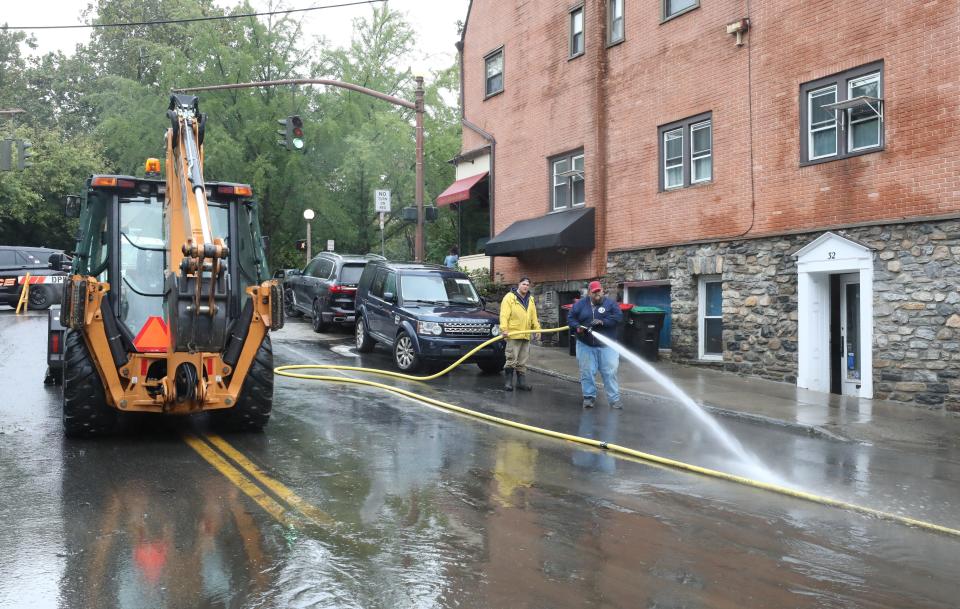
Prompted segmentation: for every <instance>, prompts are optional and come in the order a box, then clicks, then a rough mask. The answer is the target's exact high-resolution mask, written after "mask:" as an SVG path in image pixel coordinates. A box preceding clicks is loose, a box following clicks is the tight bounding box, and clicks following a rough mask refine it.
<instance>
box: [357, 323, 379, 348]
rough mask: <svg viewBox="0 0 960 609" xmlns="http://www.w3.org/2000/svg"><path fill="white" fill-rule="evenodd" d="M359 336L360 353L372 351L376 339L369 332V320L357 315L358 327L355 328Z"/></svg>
mask: <svg viewBox="0 0 960 609" xmlns="http://www.w3.org/2000/svg"><path fill="white" fill-rule="evenodd" d="M355 333H356V337H357V351H359V352H360V353H370V352H371V351H373V347H374V345H375V344H376V341H375V340H373V339H372V338H370V335H369V334H367V322H366V321H364V319H363V318H362V317H360V316H357V327H356V329H355Z"/></svg>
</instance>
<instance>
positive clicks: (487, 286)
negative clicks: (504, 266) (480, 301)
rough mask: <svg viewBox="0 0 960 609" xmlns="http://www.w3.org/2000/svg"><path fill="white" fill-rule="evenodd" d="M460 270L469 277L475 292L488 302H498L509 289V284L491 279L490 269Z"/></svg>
mask: <svg viewBox="0 0 960 609" xmlns="http://www.w3.org/2000/svg"><path fill="white" fill-rule="evenodd" d="M460 270H462V271H463V272H465V273H466V274H467V275H468V276H469V277H470V281H472V282H473V286H474V287H475V288H477V292H478V293H479V294H480V296H483V298H484V300H486V301H487V302H488V303H491V304H493V303H494V302H496V303H499V302H500V299H501V298H503V296H504V295H505V294H506V293H507V292H509V291H510V286H509V285H507V284H505V283H501V282H499V281H496V280H494V279H491V278H490V271H487V270H485V269H473V270H471V271H466V270H464V269H460Z"/></svg>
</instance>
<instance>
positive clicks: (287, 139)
mask: <svg viewBox="0 0 960 609" xmlns="http://www.w3.org/2000/svg"><path fill="white" fill-rule="evenodd" d="M277 122H278V123H280V125H282V126H283V129H277V133H278V134H280V135H281V136H283V139H282V140H278V141H277V144H279V145H281V146H283V147H284V148H286V149H287V150H302V149H303V119H301V118H300V117H299V116H297V115H294V116H288V117H287V118H281V119H277Z"/></svg>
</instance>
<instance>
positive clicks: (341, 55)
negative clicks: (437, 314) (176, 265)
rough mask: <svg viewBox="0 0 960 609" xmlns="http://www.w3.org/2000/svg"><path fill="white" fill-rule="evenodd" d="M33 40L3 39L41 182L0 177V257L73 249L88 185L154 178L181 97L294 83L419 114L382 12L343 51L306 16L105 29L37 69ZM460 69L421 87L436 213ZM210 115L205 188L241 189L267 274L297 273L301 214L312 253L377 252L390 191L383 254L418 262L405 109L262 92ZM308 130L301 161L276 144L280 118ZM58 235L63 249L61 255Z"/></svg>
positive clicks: (209, 106) (453, 235) (103, 15)
mask: <svg viewBox="0 0 960 609" xmlns="http://www.w3.org/2000/svg"><path fill="white" fill-rule="evenodd" d="M249 12H255V11H254V9H253V7H251V6H250V5H249V4H248V2H247V0H240V1H239V2H238V3H237V4H235V5H233V6H228V5H226V4H225V3H222V2H215V1H214V0H93V2H92V3H91V4H90V5H89V8H88V9H87V11H86V14H87V15H88V16H92V15H96V21H98V22H101V23H107V22H113V23H116V22H140V21H147V20H155V19H176V18H184V17H197V16H216V15H224V14H230V13H249ZM29 44H30V40H29V39H28V38H27V37H26V36H24V35H23V34H22V33H17V32H10V31H5V30H0V106H5V107H21V108H24V109H25V110H26V111H27V112H26V113H25V114H24V115H21V116H22V118H20V119H18V122H19V124H21V125H23V124H29V125H31V127H30V129H29V131H30V134H31V139H33V140H34V151H35V158H34V162H35V167H33V168H31V169H30V170H29V171H27V172H24V173H23V174H17V173H11V174H8V175H2V176H0V242H4V243H8V242H12V243H28V242H29V243H34V244H40V243H44V244H52V243H57V244H60V245H65V244H68V242H69V235H70V233H71V232H72V231H71V227H70V225H69V223H68V222H67V221H66V220H64V219H62V217H60V216H59V213H60V212H59V201H60V200H61V198H62V196H63V195H65V194H72V193H76V192H78V191H79V188H80V185H81V184H82V182H83V180H84V179H85V178H86V177H87V176H88V175H89V174H91V173H108V172H116V173H122V174H130V175H143V163H144V160H145V159H146V158H148V157H158V158H163V157H164V156H165V153H166V151H165V144H164V137H163V136H164V133H165V130H166V129H167V128H168V127H169V122H168V119H167V118H166V108H167V105H168V102H169V92H170V90H171V89H174V88H178V87H187V86H203V85H213V84H223V83H240V82H250V81H262V80H277V79H285V78H298V77H299V78H305V77H314V78H330V79H335V80H343V81H347V82H353V83H356V84H359V85H362V86H365V87H368V88H371V89H374V90H377V91H382V92H384V93H387V94H390V95H394V96H397V97H400V98H403V99H407V100H411V101H412V100H413V99H414V92H413V89H414V80H413V78H412V76H411V74H410V73H409V71H408V70H406V69H405V68H404V67H403V66H404V65H406V64H408V63H410V58H411V56H412V53H413V52H414V48H415V46H414V45H415V39H414V34H413V31H412V29H411V27H410V25H409V24H408V23H407V22H406V21H405V20H404V19H403V18H402V17H401V15H400V14H399V13H395V12H393V11H391V10H390V9H389V8H388V7H387V6H385V5H384V6H383V7H377V8H374V9H372V10H371V12H370V13H369V16H368V17H366V18H362V19H357V20H356V22H355V23H354V35H353V40H352V42H351V44H350V45H349V46H348V47H347V48H330V47H328V46H326V45H325V44H324V43H323V41H312V40H310V41H307V40H303V39H302V36H301V31H300V27H299V22H298V21H297V19H296V16H274V17H271V18H263V19H253V18H245V19H237V20H220V21H203V22H193V23H187V24H169V25H162V26H155V27H148V26H134V27H123V28H100V29H95V30H93V31H92V33H91V38H90V40H89V42H88V43H87V44H84V45H80V46H79V47H78V48H77V50H76V52H75V53H74V54H72V55H69V56H66V55H63V54H60V53H51V54H47V55H44V56H42V57H38V58H28V57H25V56H24V55H23V54H22V53H21V47H22V46H23V45H29ZM458 90H459V83H458V72H457V70H456V69H455V67H453V66H451V67H450V68H449V69H446V70H442V71H440V72H437V73H435V74H432V75H430V76H429V77H428V78H427V79H426V94H425V99H426V108H427V112H426V116H425V121H424V142H425V167H424V180H425V197H424V198H425V203H426V204H430V203H431V202H432V201H433V200H435V198H436V196H437V195H438V194H439V193H440V192H441V191H442V190H443V189H444V188H446V187H447V186H448V185H449V184H450V182H451V181H452V180H453V178H454V170H453V167H452V166H451V165H450V164H449V163H448V162H447V161H448V160H449V159H450V158H452V157H453V156H454V155H455V154H456V153H457V152H458V150H459V146H460V124H459V109H458V108H457V107H456V106H453V105H450V103H448V102H447V101H446V100H455V99H457V93H458ZM200 99H201V101H200V108H201V110H202V111H203V112H204V113H206V114H207V116H208V120H207V127H206V138H205V141H204V154H205V158H204V174H205V177H206V178H207V179H208V180H211V181H213V180H222V181H232V182H244V183H249V184H251V185H252V186H253V189H254V195H255V197H256V198H257V200H258V201H259V202H260V203H261V205H262V207H261V209H262V210H263V211H262V221H263V232H264V234H266V235H270V237H271V248H270V257H271V266H273V267H275V268H283V267H291V266H294V267H300V266H302V265H303V260H302V254H300V253H298V252H297V251H296V250H295V249H294V243H295V241H296V240H297V239H302V238H303V237H304V236H305V227H304V220H303V217H302V213H303V210H304V209H306V208H308V207H309V208H311V209H313V210H314V211H315V212H316V219H315V220H314V221H313V225H312V229H313V237H314V244H313V245H314V247H313V249H314V251H318V250H320V249H322V247H323V246H324V245H325V243H326V240H328V239H333V240H335V241H336V245H337V250H339V251H344V252H361V253H362V252H370V251H373V252H379V251H380V231H379V225H378V217H377V214H376V213H375V212H374V210H373V193H374V190H377V189H384V188H385V189H389V190H391V191H392V200H393V210H394V213H393V214H391V215H390V216H388V219H387V222H386V229H385V235H386V248H385V249H386V254H387V255H388V256H390V257H392V258H396V259H409V258H412V256H413V243H414V231H413V227H412V226H411V225H409V224H405V223H403V222H402V221H401V220H400V219H399V211H400V209H401V208H403V207H406V206H412V205H414V190H415V183H414V175H415V146H414V128H413V123H414V115H413V112H412V111H411V110H409V109H405V108H401V107H397V106H394V105H391V104H389V103H387V102H385V101H382V100H379V99H375V98H373V97H369V96H365V95H362V94H359V93H355V92H350V91H346V90H343V89H336V88H321V87H307V86H304V87H297V88H277V87H272V88H256V89H238V90H229V91H221V92H207V93H201V94H200ZM290 114H299V115H301V116H302V117H303V119H304V123H305V124H304V130H305V140H306V147H305V150H304V152H302V153H298V152H290V151H287V150H285V149H283V148H282V147H280V146H278V145H277V139H278V135H277V133H276V130H277V129H278V128H279V125H278V124H277V119H279V118H283V117H286V116H288V115H290ZM51 233H54V234H56V235H58V236H57V237H56V240H54V237H50V236H48V235H50V234H51ZM456 239H457V216H456V214H455V213H454V212H451V211H450V210H449V209H442V210H441V211H440V218H439V220H438V221H437V222H436V223H432V224H428V225H427V230H426V253H427V259H428V260H430V261H434V262H439V261H440V260H442V259H443V257H444V255H445V254H446V252H447V250H448V249H449V248H450V246H451V245H454V244H456Z"/></svg>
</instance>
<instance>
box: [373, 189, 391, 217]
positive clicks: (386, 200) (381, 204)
mask: <svg viewBox="0 0 960 609" xmlns="http://www.w3.org/2000/svg"><path fill="white" fill-rule="evenodd" d="M375 194H376V196H375V197H374V209H375V211H380V212H387V213H389V212H390V191H389V190H378V191H376V193H375Z"/></svg>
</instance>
